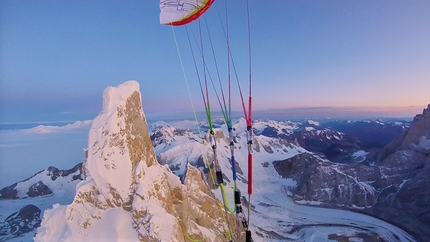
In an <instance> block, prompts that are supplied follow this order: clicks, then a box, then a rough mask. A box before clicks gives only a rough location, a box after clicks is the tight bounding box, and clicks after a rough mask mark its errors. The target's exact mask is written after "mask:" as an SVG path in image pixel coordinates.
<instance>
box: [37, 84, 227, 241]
mask: <svg viewBox="0 0 430 242" xmlns="http://www.w3.org/2000/svg"><path fill="white" fill-rule="evenodd" d="M83 168H84V174H85V176H86V177H85V179H84V180H83V181H82V182H80V183H79V184H78V185H77V187H76V189H77V192H76V196H75V198H74V201H73V203H72V204H70V205H68V206H59V205H54V208H53V209H51V210H48V211H46V212H45V214H44V218H43V221H42V225H41V227H40V228H39V229H38V231H37V235H36V237H35V241H60V240H61V241H82V240H86V241H89V240H104V239H105V240H106V239H107V240H116V241H118V240H135V241H137V240H140V241H186V240H188V239H187V238H192V239H206V240H207V241H225V240H226V239H225V237H224V236H225V233H224V232H225V223H224V221H223V215H222V212H223V211H222V209H221V208H220V206H219V204H218V202H217V200H216V199H215V197H214V196H213V194H212V193H211V191H210V190H209V188H208V186H207V184H206V182H205V179H203V175H202V172H201V171H200V170H198V169H196V168H193V167H192V166H188V167H187V173H186V175H185V180H184V184H182V183H181V181H180V180H179V178H178V177H177V176H175V175H174V174H173V173H172V172H171V171H170V169H169V168H168V166H167V165H164V166H163V165H160V164H159V163H158V162H157V160H156V156H155V154H154V150H153V146H152V143H151V140H150V137H149V135H148V127H147V124H146V119H145V116H144V114H143V111H142V105H141V97H140V92H139V84H138V83H137V82H135V81H129V82H126V83H124V84H122V85H119V86H118V87H108V88H107V89H106V90H105V91H104V93H103V108H102V112H101V113H100V114H99V116H98V117H96V118H95V119H94V121H93V123H92V127H91V129H90V134H89V141H88V157H87V159H86V161H85V163H84V165H83Z"/></svg>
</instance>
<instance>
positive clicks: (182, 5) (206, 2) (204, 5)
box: [160, 0, 214, 26]
mask: <svg viewBox="0 0 430 242" xmlns="http://www.w3.org/2000/svg"><path fill="white" fill-rule="evenodd" d="M213 2H214V0H160V10H161V12H160V23H161V24H166V25H174V26H179V25H184V24H187V23H189V22H191V21H193V20H196V19H197V18H199V17H200V16H201V15H202V14H203V13H204V12H206V10H208V8H209V7H210V6H211V5H212V3H213Z"/></svg>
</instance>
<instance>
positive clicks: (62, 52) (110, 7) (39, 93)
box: [0, 0, 430, 123]
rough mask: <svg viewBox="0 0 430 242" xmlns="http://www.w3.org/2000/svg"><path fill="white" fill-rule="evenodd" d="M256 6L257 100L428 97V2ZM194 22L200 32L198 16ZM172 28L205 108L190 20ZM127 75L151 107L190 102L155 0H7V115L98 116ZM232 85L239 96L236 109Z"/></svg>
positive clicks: (289, 104)
mask: <svg viewBox="0 0 430 242" xmlns="http://www.w3.org/2000/svg"><path fill="white" fill-rule="evenodd" d="M230 2H231V3H229V5H228V8H229V33H230V40H231V49H232V53H233V57H234V60H235V63H236V65H237V67H238V70H239V76H240V78H241V84H242V89H243V90H244V92H245V93H244V95H245V96H246V97H247V96H248V94H247V92H248V86H247V78H248V73H247V68H248V59H247V55H248V53H247V28H246V25H247V21H246V9H245V6H246V5H245V1H244V0H234V1H230ZM249 5H250V11H251V28H252V30H251V32H252V33H251V34H252V36H251V38H252V60H253V65H252V68H253V72H252V75H253V85H254V86H253V98H254V108H255V109H256V110H258V109H266V110H267V109H277V108H296V107H328V106H334V107H343V106H379V107H386V106H416V107H419V108H420V109H421V108H424V107H426V106H427V104H428V103H430V41H429V40H430V27H429V23H430V14H429V13H430V1H427V0H411V1H403V0H394V1H388V0H380V1H374V0H364V1H343V0H328V1H327V0H321V1H295V0H294V1H293V0H291V1H290V0H270V1H268V0H264V1H263V0H249ZM224 12H225V6H224V1H222V0H217V1H216V2H215V3H214V6H213V7H212V8H211V9H209V10H208V12H207V13H206V14H205V17H206V20H207V21H208V24H209V26H210V29H211V35H212V41H213V42H214V48H215V50H216V52H217V56H218V59H219V60H218V61H219V65H220V70H221V72H222V74H223V76H224V80H223V82H225V83H224V85H226V78H225V77H226V75H225V73H226V71H225V70H226V64H225V63H226V59H227V58H226V45H225V41H224V37H223V34H222V31H221V29H220V20H219V15H218V13H220V15H222V16H224ZM223 21H225V20H224V19H223ZM189 26H190V30H191V31H193V32H192V33H194V35H197V23H196V22H193V23H192V24H190V25H189ZM174 31H175V35H176V37H177V39H178V45H179V49H180V51H181V54H182V59H183V63H184V69H185V73H186V76H187V77H188V82H189V84H190V92H191V94H192V98H193V100H194V104H195V105H196V108H197V109H198V110H202V101H201V96H200V90H199V87H198V81H197V79H196V74H195V71H194V66H193V64H192V59H191V57H190V53H189V52H190V49H189V48H188V41H187V39H186V34H185V29H184V28H183V27H176V28H175V29H174ZM204 40H205V43H208V41H207V38H206V37H204ZM205 48H206V47H205ZM207 48H208V47H207ZM205 51H207V50H205ZM207 58H208V59H210V58H212V57H207ZM208 62H210V61H209V60H208ZM212 75H213V76H215V72H213V73H212ZM127 80H137V81H138V82H139V83H140V85H141V93H142V100H143V108H144V111H145V112H146V113H147V115H148V113H151V112H169V111H172V110H183V111H191V105H190V101H189V96H188V93H187V89H186V85H185V82H184V77H183V73H182V70H181V65H180V62H179V58H178V54H177V51H176V46H175V41H174V37H173V33H172V28H171V27H169V26H163V25H160V24H159V6H158V1H156V0H138V1H137V0H127V1H119V0H115V1H113V0H103V1H102V0H93V1H87V0H61V1H58V0H38V1H33V0H2V1H0V122H3V123H4V122H27V121H46V120H44V119H51V118H52V117H53V116H55V115H56V118H55V119H57V120H61V119H66V120H67V119H76V118H77V116H76V114H80V115H81V116H79V117H80V118H94V117H95V116H96V115H97V114H98V112H100V110H101V102H102V92H103V90H104V88H106V87H107V86H115V85H118V84H120V83H123V82H125V81H127ZM233 84H234V83H233ZM233 87H234V88H233V92H234V93H233V95H234V97H233V98H234V99H233V103H234V104H233V107H234V108H235V109H237V110H239V109H240V105H239V104H240V102H239V99H238V98H237V97H238V95H237V88H236V85H234V86H233ZM212 102H214V103H215V99H213V101H212ZM44 115H45V116H44Z"/></svg>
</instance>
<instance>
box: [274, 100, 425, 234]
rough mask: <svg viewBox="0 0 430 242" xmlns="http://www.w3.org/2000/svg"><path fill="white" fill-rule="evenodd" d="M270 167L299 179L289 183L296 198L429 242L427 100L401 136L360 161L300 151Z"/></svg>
mask: <svg viewBox="0 0 430 242" xmlns="http://www.w3.org/2000/svg"><path fill="white" fill-rule="evenodd" d="M375 157H376V158H375ZM273 165H274V167H275V169H276V170H277V172H278V173H279V174H280V175H281V176H282V177H284V178H290V179H294V180H295V181H296V182H297V184H296V186H291V187H289V190H290V192H291V194H292V198H293V199H294V200H296V201H301V202H304V203H308V204H318V205H320V206H325V207H333V208H346V209H351V210H356V211H360V212H363V213H367V214H370V215H372V216H375V217H378V218H381V219H384V220H385V221H389V222H391V223H393V224H396V225H398V226H400V227H402V228H405V229H406V230H407V231H410V233H411V234H413V235H415V236H416V238H418V239H419V240H421V241H430V226H429V225H430V177H429V175H428V174H430V173H429V172H430V104H429V106H428V107H427V108H426V109H424V110H423V113H422V114H418V115H416V116H415V118H414V121H413V122H412V124H411V125H410V127H409V129H407V130H406V131H405V132H404V133H403V134H402V135H401V136H400V137H398V138H395V139H394V140H393V141H392V142H391V143H389V144H388V145H386V146H385V147H384V148H383V149H380V150H378V151H376V152H375V153H373V154H368V156H367V157H366V158H365V159H364V160H363V161H362V162H360V163H350V161H348V160H346V161H345V162H343V163H342V164H339V163H334V162H331V161H329V160H327V159H324V158H321V157H320V156H316V155H315V154H312V153H304V154H298V155H296V156H293V157H291V158H288V159H285V160H279V161H274V162H273Z"/></svg>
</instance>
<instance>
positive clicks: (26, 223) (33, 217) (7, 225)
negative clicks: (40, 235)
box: [0, 204, 41, 241]
mask: <svg viewBox="0 0 430 242" xmlns="http://www.w3.org/2000/svg"><path fill="white" fill-rule="evenodd" d="M40 221H41V220H40V209H39V208H38V207H36V206H34V205H32V204H29V205H27V206H24V207H23V208H21V209H20V210H19V211H18V212H15V213H12V214H11V215H9V216H8V217H7V218H6V219H5V221H4V222H0V241H5V240H8V239H11V238H15V237H18V236H20V235H21V234H25V233H28V232H30V231H33V229H34V228H37V227H39V226H40Z"/></svg>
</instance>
